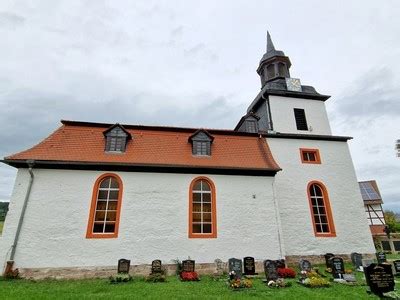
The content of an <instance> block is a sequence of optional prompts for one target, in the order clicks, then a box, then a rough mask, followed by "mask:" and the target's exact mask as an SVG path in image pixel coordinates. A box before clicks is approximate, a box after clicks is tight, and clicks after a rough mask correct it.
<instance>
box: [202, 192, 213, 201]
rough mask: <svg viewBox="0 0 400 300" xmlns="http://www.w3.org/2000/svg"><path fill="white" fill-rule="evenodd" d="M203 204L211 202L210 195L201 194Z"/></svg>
mask: <svg viewBox="0 0 400 300" xmlns="http://www.w3.org/2000/svg"><path fill="white" fill-rule="evenodd" d="M203 202H211V193H204V194H203Z"/></svg>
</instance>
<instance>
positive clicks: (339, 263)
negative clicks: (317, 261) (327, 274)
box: [330, 256, 344, 279]
mask: <svg viewBox="0 0 400 300" xmlns="http://www.w3.org/2000/svg"><path fill="white" fill-rule="evenodd" d="M330 261H331V263H332V275H333V278H335V279H343V274H344V263H343V258H341V257H338V256H334V257H332V258H331V259H330Z"/></svg>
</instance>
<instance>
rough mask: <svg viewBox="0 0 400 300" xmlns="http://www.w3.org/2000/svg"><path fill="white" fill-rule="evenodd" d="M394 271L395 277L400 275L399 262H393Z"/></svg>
mask: <svg viewBox="0 0 400 300" xmlns="http://www.w3.org/2000/svg"><path fill="white" fill-rule="evenodd" d="M393 266H394V270H395V272H396V276H399V275H400V260H395V261H393Z"/></svg>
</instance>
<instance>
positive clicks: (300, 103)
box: [269, 95, 332, 135]
mask: <svg viewBox="0 0 400 300" xmlns="http://www.w3.org/2000/svg"><path fill="white" fill-rule="evenodd" d="M269 105H270V110H271V117H272V122H273V126H274V131H276V132H284V133H300V134H319V135H331V134H332V132H331V127H330V125H329V120H328V115H327V113H326V108H325V103H324V102H323V101H316V100H307V99H301V98H289V97H281V96H273V95H270V96H269ZM294 108H302V109H304V111H305V114H306V119H307V125H308V127H309V129H310V128H311V129H312V130H308V131H305V130H297V128H296V121H295V118H294V112H293V109H294Z"/></svg>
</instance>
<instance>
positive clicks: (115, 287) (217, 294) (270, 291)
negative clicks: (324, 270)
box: [0, 273, 379, 300]
mask: <svg viewBox="0 0 400 300" xmlns="http://www.w3.org/2000/svg"><path fill="white" fill-rule="evenodd" d="M363 277H364V276H363V274H362V273H357V279H358V284H359V285H357V286H345V285H341V284H336V283H335V284H332V286H331V287H329V288H317V289H309V288H306V287H303V286H301V285H299V284H298V283H296V282H295V280H296V279H290V280H288V281H291V282H293V285H292V286H291V287H288V288H283V289H276V288H269V287H267V286H266V285H265V284H264V283H263V282H262V281H261V278H256V279H254V280H253V283H254V286H253V288H251V289H246V290H240V291H232V290H230V289H229V288H228V286H227V284H226V281H225V280H220V281H215V280H213V279H212V278H211V277H209V276H202V277H201V281H200V282H181V281H180V280H179V279H178V278H177V277H176V276H170V277H168V278H167V280H168V282H165V283H149V282H145V281H144V279H143V278H135V279H134V280H133V281H131V282H128V283H120V284H110V283H109V281H108V279H91V280H88V279H86V280H42V281H30V280H24V279H17V280H11V281H10V280H8V281H7V280H2V279H1V278H0V298H1V299H114V298H116V299H128V298H129V299H139V298H147V299H149V298H150V299H262V298H264V299H265V298H270V299H285V300H288V299H296V300H299V299H379V298H378V297H376V296H374V295H369V294H367V293H366V289H367V287H366V286H364V285H362V284H363V282H364V281H363Z"/></svg>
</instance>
